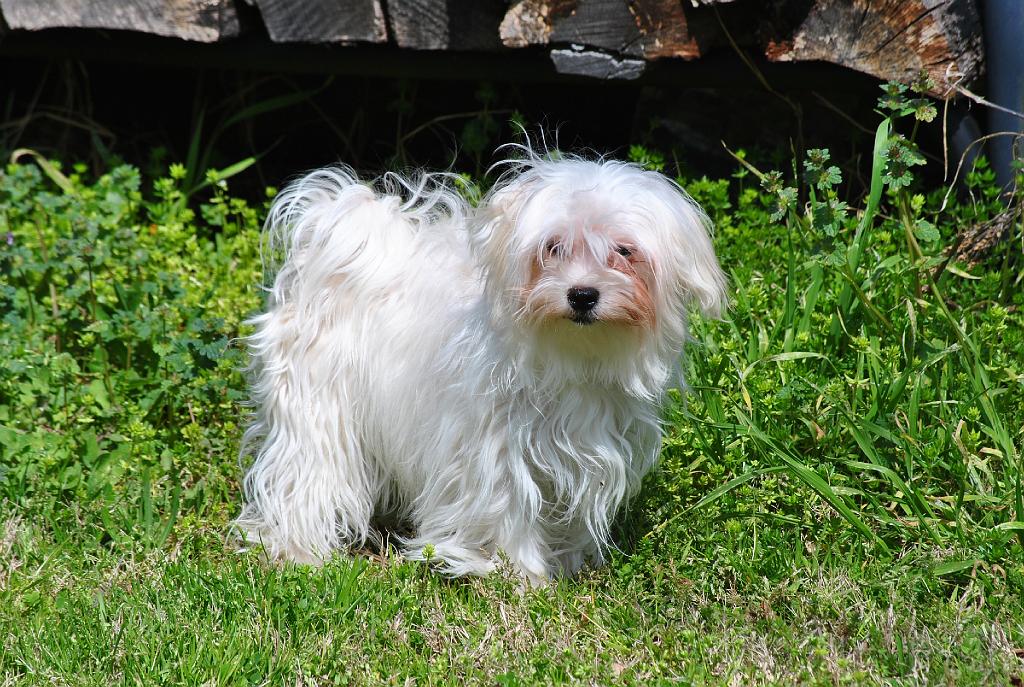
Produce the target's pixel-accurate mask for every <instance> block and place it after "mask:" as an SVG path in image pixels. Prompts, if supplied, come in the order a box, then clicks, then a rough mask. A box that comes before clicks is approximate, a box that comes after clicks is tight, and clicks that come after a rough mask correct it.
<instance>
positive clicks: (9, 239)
mask: <svg viewBox="0 0 1024 687" xmlns="http://www.w3.org/2000/svg"><path fill="white" fill-rule="evenodd" d="M7 245H8V246H13V245H14V232H13V231H9V232H7Z"/></svg>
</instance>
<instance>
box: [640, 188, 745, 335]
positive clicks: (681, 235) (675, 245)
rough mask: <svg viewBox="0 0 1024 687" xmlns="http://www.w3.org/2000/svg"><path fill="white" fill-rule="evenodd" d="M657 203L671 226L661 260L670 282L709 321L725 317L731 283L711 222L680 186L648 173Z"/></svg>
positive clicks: (666, 222)
mask: <svg viewBox="0 0 1024 687" xmlns="http://www.w3.org/2000/svg"><path fill="white" fill-rule="evenodd" d="M647 174H649V175H651V177H652V178H653V179H655V180H656V181H655V182H654V183H653V184H651V189H652V192H653V193H654V194H655V196H656V199H655V203H654V204H653V205H654V206H655V207H659V206H660V208H662V212H658V210H657V209H654V208H652V210H653V211H654V212H655V213H656V214H658V215H661V217H659V218H658V220H659V222H664V223H665V224H667V225H668V227H667V228H668V236H667V237H666V239H667V240H668V241H669V243H670V245H669V247H668V248H669V250H667V251H663V255H662V256H661V258H662V259H663V260H664V259H667V260H670V261H671V262H673V263H674V264H672V265H671V266H669V269H668V271H669V272H671V273H672V274H671V276H670V280H671V281H672V282H674V283H673V284H672V286H673V288H674V289H675V290H676V292H677V294H678V296H679V297H681V298H682V300H683V301H684V302H685V303H687V304H694V305H696V306H698V307H699V308H700V311H701V313H703V314H704V315H705V316H707V317H714V318H718V317H721V315H722V313H723V312H724V311H725V309H726V307H727V305H728V301H729V294H728V288H727V287H728V280H727V279H726V277H725V273H723V272H722V268H721V267H720V266H719V264H718V258H717V257H716V256H715V249H714V246H713V245H712V242H711V220H710V219H708V216H707V215H706V214H705V213H704V211H703V210H701V208H700V206H699V205H697V203H696V202H695V201H694V200H693V199H692V198H690V196H689V195H688V194H687V193H686V192H685V191H684V190H683V189H682V188H681V187H680V186H679V185H677V184H676V183H674V182H672V181H670V180H669V179H667V178H666V177H664V176H663V175H661V174H658V173H657V172H647Z"/></svg>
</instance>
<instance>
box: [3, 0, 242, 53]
mask: <svg viewBox="0 0 1024 687" xmlns="http://www.w3.org/2000/svg"><path fill="white" fill-rule="evenodd" d="M0 14H2V15H3V18H4V21H5V22H6V23H7V26H8V27H9V28H11V29H26V30H29V31H36V30H39V29H53V28H79V27H80V28H91V29H119V30H125V31H140V32H142V33H152V34H156V35H159V36H170V37H173V38H182V39H185V40H189V41H199V42H203V43H213V42H216V41H219V40H221V39H223V38H228V37H231V36H236V35H238V31H239V24H238V13H237V12H236V11H235V5H234V3H233V2H232V0H0Z"/></svg>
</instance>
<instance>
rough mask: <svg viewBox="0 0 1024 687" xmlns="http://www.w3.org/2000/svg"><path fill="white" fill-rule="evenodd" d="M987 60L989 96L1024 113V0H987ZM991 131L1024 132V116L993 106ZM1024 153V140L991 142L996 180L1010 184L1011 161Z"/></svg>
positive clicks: (1006, 138)
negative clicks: (1015, 156) (996, 108)
mask: <svg viewBox="0 0 1024 687" xmlns="http://www.w3.org/2000/svg"><path fill="white" fill-rule="evenodd" d="M982 15H983V21H984V24H985V62H986V69H987V71H988V93H987V95H988V99H989V100H990V101H992V102H993V103H995V104H997V105H1002V106H1003V107H1006V108H1009V109H1010V110H1013V111H1014V112H1021V113H1024V0H984V1H983V2H982ZM988 130H989V133H995V132H997V131H1015V132H1017V133H1024V119H1021V118H1020V117H1017V116H1014V115H1012V114H1009V113H1007V112H1000V111H999V110H994V109H991V108H990V109H989V112H988ZM1014 143H1016V151H1017V153H1016V154H1017V156H1018V157H1021V156H1024V139H1021V138H1014V137H1012V136H998V137H996V138H994V139H991V140H989V141H988V144H987V145H988V151H989V160H990V161H991V163H992V168H993V170H994V171H995V173H996V181H997V182H998V183H999V185H1000V186H1002V187H1004V188H1005V187H1007V186H1009V185H1010V182H1011V181H1012V180H1013V170H1012V169H1011V168H1010V163H1011V162H1012V160H1013V158H1014V150H1015V149H1014Z"/></svg>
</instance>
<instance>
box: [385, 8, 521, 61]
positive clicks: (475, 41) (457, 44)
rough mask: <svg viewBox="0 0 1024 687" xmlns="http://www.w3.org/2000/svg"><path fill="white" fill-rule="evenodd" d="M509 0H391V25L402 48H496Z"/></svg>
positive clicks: (388, 12)
mask: <svg viewBox="0 0 1024 687" xmlns="http://www.w3.org/2000/svg"><path fill="white" fill-rule="evenodd" d="M507 8H508V2H507V1H506V0H474V1H473V2H465V3H452V2H449V1H448V0H387V10H388V11H387V14H388V27H389V28H390V29H391V35H392V37H393V39H394V41H395V43H397V44H398V46H399V47H401V48H413V49H416V50H495V49H497V48H500V47H501V41H500V40H499V39H498V25H499V24H500V23H501V19H502V17H503V16H504V15H505V10H506V9H507Z"/></svg>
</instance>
